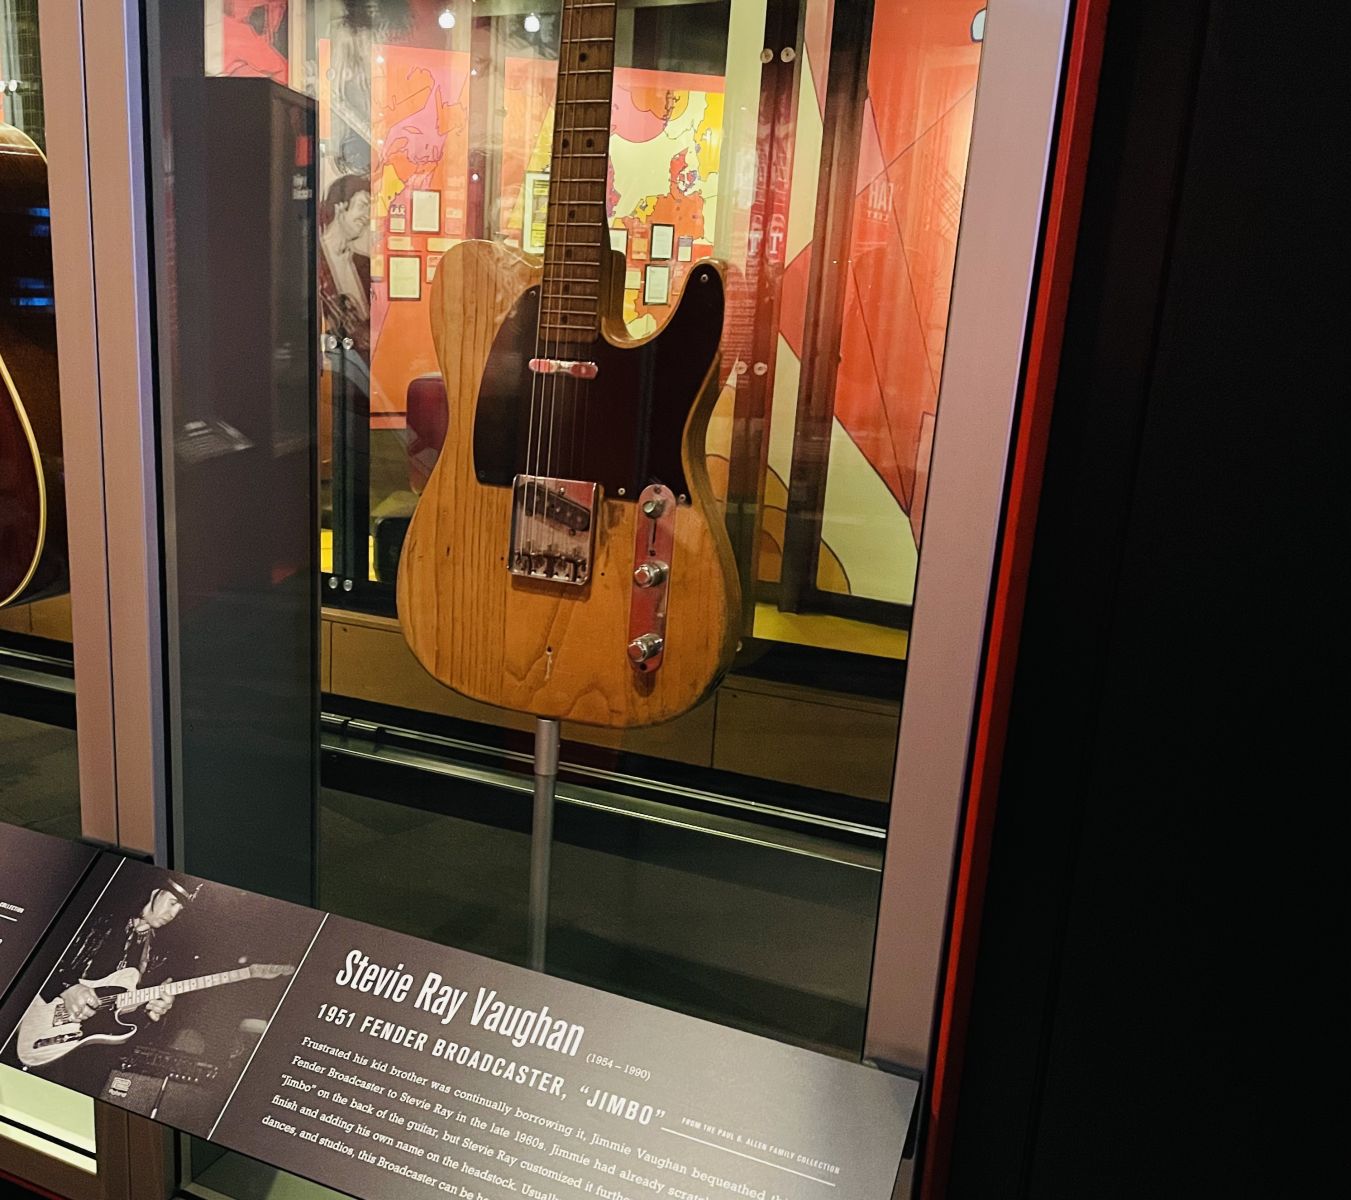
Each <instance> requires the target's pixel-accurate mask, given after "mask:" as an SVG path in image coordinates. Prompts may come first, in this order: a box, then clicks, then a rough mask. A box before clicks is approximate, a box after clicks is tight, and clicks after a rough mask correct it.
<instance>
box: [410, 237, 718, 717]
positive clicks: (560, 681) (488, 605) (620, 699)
mask: <svg viewBox="0 0 1351 1200" xmlns="http://www.w3.org/2000/svg"><path fill="white" fill-rule="evenodd" d="M614 258H618V259H619V264H616V263H615V262H614V261H613V259H611V260H610V262H609V263H608V264H607V270H606V276H607V280H606V283H605V289H606V291H607V292H608V295H609V303H608V304H607V305H606V309H605V311H607V312H609V313H612V314H613V313H618V312H620V311H621V308H620V306H619V299H620V296H621V289H622V270H623V268H622V261H623V260H622V257H621V256H618V255H615V256H614ZM710 269H711V270H714V271H716V268H710ZM539 278H540V269H539V266H538V264H537V262H536V261H535V260H533V259H531V258H529V257H527V256H525V255H523V254H520V253H519V252H516V251H514V250H511V249H509V248H507V247H505V246H501V245H498V244H497V243H493V242H473V241H471V242H462V243H460V244H459V245H457V246H455V247H453V248H452V249H451V250H450V251H449V252H448V253H447V254H446V255H445V256H444V257H443V258H442V260H441V263H440V266H439V267H438V269H437V273H436V280H435V283H434V285H433V289H432V332H433V337H434V339H435V342H436V349H437V357H438V360H439V362H440V366H441V372H442V375H443V377H444V378H445V380H446V392H447V395H448V397H449V405H450V419H449V425H448V429H447V433H446V439H445V444H444V446H443V448H442V451H441V455H440V458H439V459H438V461H437V464H436V467H435V469H434V470H433V471H432V474H431V477H430V479H429V480H428V483H427V487H426V490H425V491H424V493H423V495H422V498H421V500H420V502H419V504H418V507H417V510H416V512H415V513H414V516H413V521H412V524H411V526H410V528H409V531H408V537H407V541H406V542H405V544H404V549H403V556H402V559H401V561H400V566H399V580H398V606H399V619H400V623H401V625H402V627H403V631H404V636H405V638H406V639H407V641H408V644H409V646H410V647H411V648H412V650H413V653H414V654H415V655H416V656H417V658H418V660H419V662H421V663H422V665H423V666H424V667H425V668H426V669H427V670H428V671H429V672H430V673H431V674H432V675H433V676H435V677H436V678H437V679H438V680H440V681H441V682H442V683H443V684H445V685H446V686H448V687H451V688H453V689H454V690H455V691H457V692H460V693H461V694H463V695H465V696H469V697H471V698H473V699H475V700H480V701H484V702H486V703H489V704H496V705H500V706H501V707H504V708H511V709H515V710H518V711H521V712H528V713H532V714H534V715H536V716H542V717H556V718H561V719H565V720H571V721H580V722H582V723H584V724H589V725H600V726H608V727H612V728H625V727H631V726H638V725H651V724H656V723H659V722H661V721H666V720H670V719H671V718H673V717H676V716H679V715H680V714H681V713H683V712H686V711H687V710H688V709H690V708H692V707H693V706H694V705H695V704H697V703H698V702H699V701H700V700H701V699H702V698H703V697H704V696H706V695H707V694H708V693H709V691H711V690H712V688H713V687H714V686H715V685H716V683H717V682H718V680H719V678H720V677H721V676H722V674H723V672H724V671H725V670H726V669H727V667H728V665H729V664H730V662H731V660H732V656H733V654H734V653H735V651H736V646H737V628H736V622H737V619H738V614H739V609H740V603H739V596H738V583H737V575H736V569H735V564H734V562H733V559H732V550H731V544H730V542H729V540H728V537H727V533H726V529H725V526H724V524H723V519H722V513H721V511H720V509H719V507H718V504H717V501H716V499H715V497H714V495H713V491H712V487H711V486H710V484H709V479H708V472H707V469H706V467H705V464H704V438H705V433H706V431H707V426H708V418H709V414H710V412H711V411H712V407H713V405H714V403H715V401H716V399H717V387H718V373H717V365H718V364H717V336H718V330H717V326H718V325H719V324H720V317H719V320H718V321H717V322H713V323H712V326H713V332H712V334H711V339H712V340H711V344H703V345H688V344H682V345H680V346H679V348H678V349H679V353H680V355H681V356H682V358H683V360H684V361H686V362H689V361H695V362H699V363H701V364H705V363H706V367H705V368H704V370H703V372H702V376H701V382H699V384H698V385H697V388H696V389H695V391H694V392H693V393H692V394H689V395H687V396H685V397H684V398H683V399H682V398H676V399H678V400H679V402H681V403H683V404H684V405H685V406H686V408H685V413H684V417H683V421H682V422H678V423H677V425H676V428H678V429H679V430H680V433H679V454H680V461H681V463H682V464H683V468H684V476H685V482H686V485H687V487H688V503H687V504H681V505H680V506H678V508H677V511H676V517H675V550H674V553H673V555H672V563H671V585H670V593H669V604H668V611H667V625H666V648H665V654H664V658H663V662H662V665H661V667H660V669H659V670H657V671H654V672H652V673H650V674H644V673H642V672H639V671H637V670H635V669H634V668H633V666H632V665H631V664H630V662H629V660H628V657H627V655H626V652H625V647H626V645H627V643H628V640H629V607H630V601H631V598H632V595H633V579H632V572H633V566H634V543H635V538H636V533H637V522H638V521H640V520H642V521H645V520H646V518H643V517H641V516H640V515H639V513H638V511H637V506H636V504H635V503H634V502H633V497H632V496H630V497H628V498H627V499H622V500H621V499H618V498H616V497H614V496H607V497H606V498H605V499H604V500H603V501H602V504H601V513H600V520H599V523H598V529H597V536H596V551H595V559H594V563H593V568H592V572H591V578H590V580H589V582H588V583H587V584H585V585H584V586H581V587H576V586H571V585H568V584H558V583H551V582H546V581H542V580H535V579H529V578H522V577H520V576H516V575H512V574H511V573H510V572H509V571H508V569H507V553H508V542H509V532H510V528H511V500H512V493H511V489H510V488H509V487H503V486H491V485H487V486H485V485H484V484H482V483H480V481H479V479H478V476H477V474H476V470H475V458H474V429H475V422H476V417H477V415H478V408H479V405H480V404H481V403H484V399H485V398H484V397H483V396H481V394H480V391H481V384H482V381H483V378H484V373H485V368H486V367H487V365H488V360H489V356H490V353H492V352H493V346H494V340H495V338H496V336H497V333H498V330H499V328H500V327H501V326H502V325H503V322H504V321H505V320H506V319H507V317H508V315H509V314H510V313H511V312H512V310H513V308H514V307H515V306H516V305H517V304H518V302H519V301H520V300H521V298H522V296H523V295H524V294H525V293H526V292H527V291H528V289H530V288H531V287H532V286H534V285H536V284H538V282H539ZM715 278H716V282H717V285H718V286H717V288H716V289H713V288H710V289H708V292H709V298H710V300H716V303H717V304H718V306H719V307H718V312H719V314H720V313H721V303H722V291H721V276H720V274H718V275H716V276H715ZM714 292H716V296H714V294H713V293H714ZM681 303H682V306H683V305H687V304H697V303H699V300H698V299H697V293H695V292H691V291H689V290H688V289H687V291H686V294H685V295H683V296H682V297H681ZM680 319H681V314H680V313H679V312H678V313H677V314H676V315H675V316H673V317H672V319H671V321H670V322H668V324H667V326H666V327H665V328H664V329H663V330H661V331H658V333H657V334H655V335H654V336H653V338H648V339H643V340H641V341H639V340H632V339H630V338H628V336H627V334H626V333H625V331H624V325H623V322H622V320H620V319H618V318H616V317H613V316H610V317H606V318H605V319H604V321H603V323H602V331H603V337H604V340H605V343H606V345H604V346H600V345H598V346H597V357H598V358H603V357H606V356H608V355H609V354H610V352H611V348H613V349H614V350H615V351H620V352H624V353H629V354H635V355H636V354H642V353H644V351H645V350H651V348H652V345H653V343H654V342H655V341H656V339H660V338H661V337H663V336H664V335H666V334H667V333H668V331H671V330H673V329H677V330H678V329H679V322H680ZM707 325H708V323H703V324H702V325H700V323H694V324H693V325H691V324H687V325H686V328H687V329H689V328H696V327H704V326H707ZM705 341H707V338H705ZM700 356H702V358H701V357H700ZM596 383H597V384H599V385H601V386H602V387H603V386H604V383H605V372H604V370H602V374H601V375H600V376H598V378H597V380H596ZM524 386H525V387H526V388H528V387H529V380H528V378H527V380H526V381H525V383H524ZM497 402H500V400H499V401H497ZM672 403H673V398H672V397H671V396H669V395H659V396H658V397H657V403H656V404H655V405H654V409H655V410H665V411H669V408H670V405H671V404H672ZM662 428H663V425H662V423H661V422H654V424H653V426H652V430H653V435H654V436H657V435H659V434H660V433H661V430H662ZM668 449H669V448H668ZM660 450H661V448H660V447H658V446H656V445H654V446H653V447H652V460H653V461H660Z"/></svg>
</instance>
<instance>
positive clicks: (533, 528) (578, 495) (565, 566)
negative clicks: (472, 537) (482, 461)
mask: <svg viewBox="0 0 1351 1200" xmlns="http://www.w3.org/2000/svg"><path fill="white" fill-rule="evenodd" d="M599 508H600V486H599V485H598V484H595V483H587V482H585V481H583V480H578V479H550V478H546V477H544V476H540V475H517V476H516V478H515V480H514V482H513V483H512V498H511V545H510V547H509V549H508V553H507V569H508V570H509V571H510V572H511V573H512V574H513V575H519V576H521V577H523V578H527V579H542V580H546V581H548V582H550V583H570V584H575V585H578V586H580V585H581V584H584V583H586V581H587V580H588V579H590V578H591V564H592V562H593V561H594V558H595V552H596V516H597V512H598V510H599Z"/></svg>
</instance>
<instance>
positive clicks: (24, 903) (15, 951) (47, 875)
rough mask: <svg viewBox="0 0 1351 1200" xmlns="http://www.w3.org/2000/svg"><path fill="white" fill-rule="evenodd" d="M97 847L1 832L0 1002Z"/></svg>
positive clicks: (8, 828)
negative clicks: (91, 847)
mask: <svg viewBox="0 0 1351 1200" xmlns="http://www.w3.org/2000/svg"><path fill="white" fill-rule="evenodd" d="M97 857H98V851H96V850H91V849H90V848H89V847H88V846H82V845H80V843H78V842H69V841H66V840H65V839H64V838H58V837H51V836H50V835H48V834H45V833H34V832H33V831H32V830H31V829H23V828H20V827H18V826H14V825H5V826H3V830H2V833H0V1001H3V1000H4V998H5V996H6V995H7V994H8V993H9V989H10V986H11V985H12V984H13V983H14V980H15V979H16V978H17V977H18V975H19V973H20V972H21V971H22V970H23V969H24V965H25V964H26V963H27V962H28V959H29V956H30V955H31V954H32V953H33V951H34V949H36V947H37V945H38V942H40V941H41V940H42V937H43V935H44V934H45V933H46V932H47V930H48V929H49V928H50V927H51V924H52V922H53V921H54V920H55V919H56V917H57V915H58V914H59V913H60V912H61V909H62V908H63V907H64V906H65V903H66V901H67V900H68V899H69V898H70V894H71V892H73V891H74V890H75V887H76V885H77V884H78V883H79V882H80V880H81V879H83V878H84V874H85V872H86V871H87V870H88V869H89V865H90V864H91V863H92V862H93V861H94V859H95V858H97Z"/></svg>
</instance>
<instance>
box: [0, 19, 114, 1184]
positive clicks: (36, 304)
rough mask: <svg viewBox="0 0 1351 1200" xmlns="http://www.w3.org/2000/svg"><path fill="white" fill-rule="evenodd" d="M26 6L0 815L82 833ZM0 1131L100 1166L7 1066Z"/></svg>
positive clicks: (0, 517) (0, 195)
mask: <svg viewBox="0 0 1351 1200" xmlns="http://www.w3.org/2000/svg"><path fill="white" fill-rule="evenodd" d="M37 7H38V6H37V0H0V822H9V823H13V824H16V825H23V826H26V827H28V828H30V829H37V830H40V831H42V832H45V833H53V834H57V835H59V836H62V837H79V836H80V799H79V777H78V771H77V766H76V757H75V733H74V728H73V726H74V722H75V705H74V697H73V696H72V695H71V688H70V679H71V677H72V675H73V667H72V665H71V654H70V640H71V636H70V602H69V598H68V596H67V595H66V594H65V593H66V590H67V587H68V586H69V585H68V580H67V572H66V560H65V537H64V522H65V517H64V512H65V495H64V483H63V478H62V466H61V428H60V404H59V391H58V387H57V379H56V323H55V322H56V318H55V299H54V293H53V287H52V269H51V205H50V202H49V199H48V196H47V186H46V163H45V159H44V157H43V151H44V149H45V147H46V140H47V139H46V121H45V112H44V108H43V93H42V70H41V68H42V63H41V55H40V49H39V32H38V12H37ZM0 936H3V935H0ZM0 1138H3V1139H5V1143H0V1157H3V1155H4V1144H6V1143H7V1144H10V1145H18V1146H21V1147H23V1148H25V1149H26V1150H30V1151H33V1150H35V1151H37V1152H39V1153H41V1154H44V1155H47V1156H48V1157H51V1158H55V1159H57V1160H58V1161H60V1162H62V1163H65V1164H66V1165H68V1166H74V1167H77V1168H79V1169H80V1170H82V1171H88V1172H91V1173H93V1172H96V1171H97V1170H98V1163H97V1159H96V1157H95V1145H94V1102H93V1101H92V1100H90V1099H88V1098H87V1097H84V1096H77V1095H76V1094H75V1093H73V1092H68V1091H66V1090H65V1089H64V1088H60V1087H56V1086H54V1085H53V1084H50V1083H46V1082H44V1081H43V1080H40V1079H33V1078H30V1077H29V1076H28V1075H26V1074H23V1073H21V1072H19V1071H14V1070H11V1069H10V1068H8V1067H0Z"/></svg>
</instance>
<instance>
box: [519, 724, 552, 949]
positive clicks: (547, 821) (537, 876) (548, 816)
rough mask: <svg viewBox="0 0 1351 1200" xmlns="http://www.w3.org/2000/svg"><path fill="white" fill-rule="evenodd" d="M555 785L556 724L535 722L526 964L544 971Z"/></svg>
mask: <svg viewBox="0 0 1351 1200" xmlns="http://www.w3.org/2000/svg"><path fill="white" fill-rule="evenodd" d="M557 783H558V722H557V721H555V720H551V719H550V718H548V717H538V718H536V720H535V813H534V818H533V820H532V821H531V823H530V951H529V955H528V957H527V959H526V965H527V966H529V968H530V969H531V970H532V971H543V970H544V951H545V943H546V941H547V939H548V931H549V866H550V862H551V860H552V857H553V845H554V787H555V785H556V784H557Z"/></svg>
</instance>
